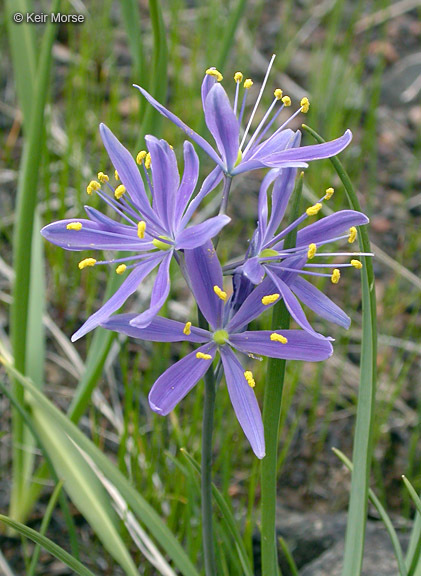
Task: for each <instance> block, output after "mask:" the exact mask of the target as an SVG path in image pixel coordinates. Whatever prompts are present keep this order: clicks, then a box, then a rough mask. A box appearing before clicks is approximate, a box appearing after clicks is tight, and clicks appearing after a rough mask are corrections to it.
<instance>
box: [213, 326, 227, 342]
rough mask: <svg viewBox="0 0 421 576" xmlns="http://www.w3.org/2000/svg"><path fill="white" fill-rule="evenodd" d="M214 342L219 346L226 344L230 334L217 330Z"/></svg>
mask: <svg viewBox="0 0 421 576" xmlns="http://www.w3.org/2000/svg"><path fill="white" fill-rule="evenodd" d="M213 340H214V342H216V343H217V344H219V345H222V344H225V342H226V341H227V340H228V332H227V331H226V330H217V331H216V332H214V334H213Z"/></svg>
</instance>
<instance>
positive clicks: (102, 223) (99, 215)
mask: <svg viewBox="0 0 421 576" xmlns="http://www.w3.org/2000/svg"><path fill="white" fill-rule="evenodd" d="M83 208H84V209H85V212H86V214H87V215H88V218H89V219H90V220H91V221H92V222H96V223H97V224H98V225H99V227H100V228H101V229H102V230H108V231H109V232H117V231H119V232H121V233H122V234H129V235H133V234H135V233H136V228H135V225H134V223H133V225H130V224H122V223H121V222H117V221H116V220H113V219H112V218H110V217H109V216H106V215H105V214H104V213H103V212H100V211H99V210H96V208H92V206H84V207H83Z"/></svg>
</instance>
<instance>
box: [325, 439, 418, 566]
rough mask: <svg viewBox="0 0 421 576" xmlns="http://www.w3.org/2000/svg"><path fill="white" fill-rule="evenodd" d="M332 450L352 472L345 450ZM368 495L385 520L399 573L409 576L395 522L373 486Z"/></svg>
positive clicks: (383, 520)
mask: <svg viewBox="0 0 421 576" xmlns="http://www.w3.org/2000/svg"><path fill="white" fill-rule="evenodd" d="M332 451H333V452H334V454H335V455H336V456H337V457H338V458H339V459H340V460H341V462H343V464H345V466H346V467H347V468H348V470H350V472H352V471H353V468H354V466H353V465H352V462H351V461H350V460H349V459H348V458H347V457H346V456H345V454H344V453H343V452H341V451H340V450H338V449H337V448H332ZM368 497H369V498H370V500H371V502H372V503H373V505H374V506H375V507H376V510H377V512H378V513H379V515H380V518H381V519H382V522H383V524H384V526H385V528H386V530H387V533H388V534H389V537H390V540H391V542H392V546H393V550H394V552H395V556H396V560H397V562H398V568H399V574H400V576H407V575H408V573H407V570H406V566H405V561H404V558H403V553H402V548H401V545H400V542H399V538H398V536H397V534H396V531H395V529H394V527H393V524H392V522H391V520H390V518H389V515H388V514H387V512H386V510H385V509H384V508H383V506H382V504H381V502H380V500H379V499H378V498H377V496H376V495H375V493H374V492H373V490H372V489H371V488H370V489H369V490H368Z"/></svg>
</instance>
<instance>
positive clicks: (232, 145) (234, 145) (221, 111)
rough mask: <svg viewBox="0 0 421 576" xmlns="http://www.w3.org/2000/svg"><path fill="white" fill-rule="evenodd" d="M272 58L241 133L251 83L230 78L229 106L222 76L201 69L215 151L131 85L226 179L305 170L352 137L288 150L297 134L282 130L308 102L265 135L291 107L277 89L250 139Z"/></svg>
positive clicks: (238, 75)
mask: <svg viewBox="0 0 421 576" xmlns="http://www.w3.org/2000/svg"><path fill="white" fill-rule="evenodd" d="M273 60H274V56H273V57H272V59H271V61H270V64H269V67H268V70H267V72H266V76H265V78H264V81H263V84H262V88H261V90H260V93H259V95H258V97H257V100H256V103H255V106H254V107H253V111H252V113H251V116H250V118H249V120H248V122H247V125H246V127H245V129H244V130H242V121H243V117H244V111H245V104H246V100H247V94H248V91H249V89H250V88H251V86H252V84H253V82H252V81H251V80H250V79H246V80H245V81H244V83H243V75H242V73H241V72H236V74H235V75H234V80H235V82H236V93H235V98H234V104H233V105H231V103H230V100H229V98H228V95H227V93H226V92H225V90H224V88H223V87H222V85H221V84H220V81H221V80H222V74H221V73H220V72H218V70H216V69H215V68H209V69H208V70H207V71H206V74H205V78H204V80H203V83H202V90H201V92H202V105H203V111H204V115H205V120H206V124H207V127H208V128H209V131H210V133H211V134H212V136H213V138H214V140H215V143H216V148H217V151H216V150H215V149H214V148H213V147H212V146H211V145H210V144H209V143H208V142H207V141H206V140H205V139H204V138H202V136H200V135H199V134H197V133H196V132H194V131H193V130H192V129H191V128H189V127H188V126H187V124H185V123H184V122H183V121H182V120H180V118H178V117H177V116H176V115H175V114H173V113H172V112H170V111H169V110H167V109H166V108H165V107H164V106H163V105H162V104H160V103H159V102H157V101H156V100H155V99H154V98H153V97H152V96H151V95H150V94H149V93H148V92H147V91H146V90H145V89H144V88H142V87H141V86H135V87H136V88H138V89H139V90H140V92H141V93H142V94H143V96H144V97H145V98H146V99H147V100H148V102H149V103H150V104H152V106H154V107H155V108H156V110H158V112H160V113H161V114H162V115H163V116H165V117H166V118H168V119H169V120H171V121H172V122H174V124H176V125H177V126H178V127H179V128H181V129H182V130H183V131H184V132H185V134H187V136H188V137H189V138H191V139H192V140H193V141H194V142H196V144H198V145H199V146H200V147H201V148H202V149H203V150H204V151H205V152H206V153H207V154H208V155H209V156H210V157H211V158H212V160H213V161H214V162H215V163H216V164H217V165H218V166H219V167H220V168H221V169H222V170H223V172H224V173H225V174H226V175H228V176H234V175H236V174H240V173H242V172H248V171H249V170H256V169H257V168H264V167H269V168H282V167H288V166H289V167H294V166H295V167H306V166H307V164H306V163H307V162H309V161H311V160H319V159H321V158H330V157H331V156H335V155H336V154H338V153H339V152H341V151H342V150H343V149H344V148H346V147H347V146H348V144H349V143H350V142H351V139H352V134H351V131H350V130H347V131H346V132H345V133H344V134H343V136H341V137H340V138H337V139H336V140H332V141H331V142H326V143H323V144H314V145H311V146H304V147H302V148H297V147H293V146H292V143H293V142H294V138H295V135H296V134H297V133H296V132H294V131H293V130H291V129H289V128H287V125H288V124H289V123H290V121H291V120H292V118H294V117H295V116H297V114H299V113H300V112H304V113H306V112H307V111H308V109H309V106H310V103H309V101H308V99H307V98H303V99H302V100H301V103H300V107H299V108H298V110H297V111H296V112H295V114H293V115H292V116H291V117H290V118H289V119H288V120H287V121H286V122H284V123H283V124H282V125H281V126H280V127H279V128H277V129H276V130H275V132H274V133H273V134H272V135H271V136H269V137H267V133H268V131H269V130H270V128H271V126H272V125H273V123H274V122H275V120H276V119H277V118H278V116H279V114H280V113H281V111H282V110H283V109H284V108H285V107H287V106H290V105H291V99H290V98H289V96H283V93H282V90H280V89H279V88H278V89H276V90H275V91H274V100H273V102H272V104H271V106H270V107H269V109H268V110H267V112H266V113H265V114H264V116H263V118H262V120H261V122H260V123H259V125H258V126H257V128H256V129H255V130H254V132H253V134H252V135H251V136H249V133H250V128H251V125H252V122H253V119H254V116H255V113H256V110H257V108H258V105H259V103H260V100H261V97H262V94H263V91H264V88H265V86H266V83H267V79H268V76H269V72H270V69H271V67H272V63H273ZM241 86H242V87H243V90H244V94H243V98H242V103H241V105H239V97H240V90H241ZM265 137H266V139H265Z"/></svg>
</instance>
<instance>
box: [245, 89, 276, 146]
mask: <svg viewBox="0 0 421 576" xmlns="http://www.w3.org/2000/svg"><path fill="white" fill-rule="evenodd" d="M278 101H279V98H275V99H274V100H273V102H272V104H271V105H270V106H269V109H268V110H267V112H266V114H265V115H264V116H263V118H262V120H261V121H260V123H259V125H258V126H257V128H256V130H255V131H254V133H253V136H252V137H251V138H250V140H249V142H248V144H247V146H246V147H245V148H244V151H243V154H246V153H247V152H248V151H249V150H250V148H251V146H252V144H253V142H254V141H255V140H256V138H257V136H258V135H259V132H260V130H261V129H262V128H263V126H264V124H265V122H266V120H267V119H268V117H269V115H270V114H271V112H272V110H273V109H274V108H275V106H276V104H277V102H278ZM283 107H284V105H283V104H282V105H281V110H282V108H283Z"/></svg>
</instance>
